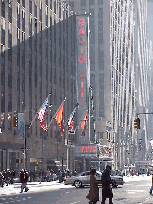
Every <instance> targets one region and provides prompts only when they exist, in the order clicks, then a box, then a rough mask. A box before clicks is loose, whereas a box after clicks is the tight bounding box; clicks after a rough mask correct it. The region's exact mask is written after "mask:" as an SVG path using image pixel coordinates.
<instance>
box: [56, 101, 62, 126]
mask: <svg viewBox="0 0 153 204" xmlns="http://www.w3.org/2000/svg"><path fill="white" fill-rule="evenodd" d="M63 110H64V102H63V103H62V105H61V107H60V109H59V111H58V113H57V114H56V116H55V119H56V121H57V123H58V126H59V127H60V128H61V127H62V122H63Z"/></svg>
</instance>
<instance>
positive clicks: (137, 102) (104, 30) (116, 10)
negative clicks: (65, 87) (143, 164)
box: [65, 0, 149, 169]
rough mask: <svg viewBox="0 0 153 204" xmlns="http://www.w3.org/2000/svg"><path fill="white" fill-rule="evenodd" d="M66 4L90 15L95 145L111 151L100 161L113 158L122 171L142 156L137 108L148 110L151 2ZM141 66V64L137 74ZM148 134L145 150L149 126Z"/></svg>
mask: <svg viewBox="0 0 153 204" xmlns="http://www.w3.org/2000/svg"><path fill="white" fill-rule="evenodd" d="M65 2H66V3H67V4H69V5H70V6H71V7H72V10H74V12H76V13H77V14H80V13H85V12H86V13H91V16H90V18H89V28H90V85H91V87H92V89H93V101H94V117H95V128H96V140H99V142H100V144H101V145H102V146H103V145H106V146H107V149H108V151H107V152H105V153H107V154H106V155H107V156H108V157H107V158H106V157H105V156H104V155H100V157H101V161H103V160H108V158H109V160H111V159H112V155H113V160H112V161H111V163H112V165H113V167H114V168H116V169H117V168H122V167H124V165H125V164H128V165H130V164H131V163H134V162H135V159H134V160H132V158H135V157H136V155H137V153H138V152H137V153H136V151H135V149H136V146H137V144H138V138H137V132H136V130H134V125H133V121H134V118H135V117H136V113H137V112H138V111H139V109H138V107H139V106H143V107H145V110H146V111H147V109H148V101H149V98H148V82H147V74H148V67H149V63H148V56H149V55H148V54H147V53H148V50H149V47H148V43H147V31H146V5H147V1H137V0H135V1H133V0H125V1H123V0H119V1H116V0H109V1H107V0H97V1H92V0H80V1H73V0H66V1H65ZM137 28H138V32H137V30H136V29H137ZM140 39H141V40H140ZM137 50H139V51H137ZM136 64H139V68H138V69H137V68H136ZM138 90H139V92H138ZM144 101H145V102H144ZM142 103H143V105H142ZM145 118H146V119H147V117H146V116H145ZM145 124H147V120H146V122H145ZM144 134H145V136H144V138H145V139H144V140H145V142H144V146H145V145H146V147H147V127H146V125H145V133H144ZM110 149H111V151H110ZM146 151H147V148H146ZM110 152H111V154H110ZM109 155H110V157H109Z"/></svg>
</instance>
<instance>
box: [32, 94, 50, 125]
mask: <svg viewBox="0 0 153 204" xmlns="http://www.w3.org/2000/svg"><path fill="white" fill-rule="evenodd" d="M50 95H51V93H49V94H48V96H47V98H48V97H49V96H50ZM47 98H46V99H47ZM46 99H45V100H44V102H43V104H44V103H45V101H46ZM43 104H42V105H43ZM42 105H41V106H40V108H39V110H38V111H37V113H36V114H35V116H34V118H33V120H32V121H31V124H30V125H29V129H30V128H31V126H32V124H33V122H34V120H35V119H36V117H37V114H38V113H39V112H40V110H41V107H42Z"/></svg>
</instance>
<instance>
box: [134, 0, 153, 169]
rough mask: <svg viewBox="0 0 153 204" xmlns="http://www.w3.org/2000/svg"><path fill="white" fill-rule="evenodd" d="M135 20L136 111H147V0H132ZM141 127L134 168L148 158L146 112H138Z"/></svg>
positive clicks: (149, 58)
mask: <svg viewBox="0 0 153 204" xmlns="http://www.w3.org/2000/svg"><path fill="white" fill-rule="evenodd" d="M134 14H135V16H134V20H135V93H136V107H137V109H136V113H138V114H139V113H148V112H149V105H150V103H151V98H150V99H149V72H150V70H149V69H150V67H151V59H152V56H151V55H152V43H151V41H150V40H149V39H148V33H147V0H146V1H134ZM138 117H139V118H140V125H141V129H140V130H138V131H137V140H136V142H137V150H136V154H137V155H136V159H135V160H136V162H135V164H136V168H137V169H140V168H143V167H142V166H143V162H145V160H147V159H148V150H149V146H150V142H149V134H148V132H149V120H148V114H139V115H138ZM141 161H143V162H142V163H141Z"/></svg>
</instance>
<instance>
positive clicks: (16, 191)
mask: <svg viewBox="0 0 153 204" xmlns="http://www.w3.org/2000/svg"><path fill="white" fill-rule="evenodd" d="M124 181H125V184H124V185H123V186H119V187H118V188H113V203H114V204H123V203H124V204H138V203H139V204H140V203H142V204H143V203H145V204H152V203H153V196H151V195H150V194H149V190H150V187H151V181H152V177H151V176H146V175H145V176H139V177H138V176H134V177H131V176H130V177H124ZM28 187H29V191H28V192H27V193H25V192H24V193H22V194H20V184H14V185H12V186H8V187H7V186H5V187H4V188H3V189H0V194H1V196H0V204H2V203H16V204H20V203H22V204H27V203H28V204H43V203H44V204H77V203H78V204H87V203H88V200H87V199H86V195H87V194H88V191H89V187H84V188H78V189H76V188H75V187H73V186H70V185H64V184H63V183H58V182H44V183H42V184H39V183H38V182H37V183H35V185H34V183H32V184H30V183H29V184H28ZM7 188H8V189H9V192H8V191H7V192H6V189H7ZM11 188H12V190H11ZM2 191H4V192H3V193H1V192H2ZM5 192H6V193H5ZM99 192H100V200H101V188H100V189H99ZM97 204H100V201H99V202H97ZM106 204H108V199H107V201H106Z"/></svg>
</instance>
